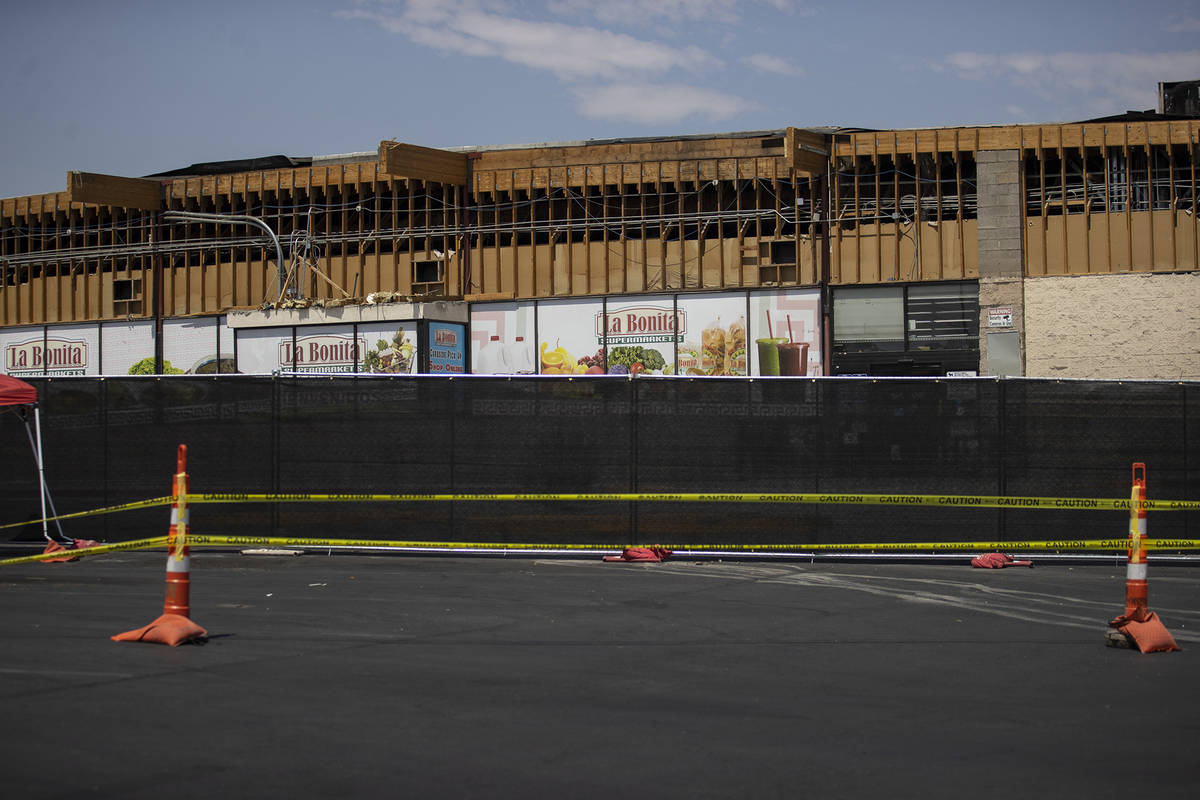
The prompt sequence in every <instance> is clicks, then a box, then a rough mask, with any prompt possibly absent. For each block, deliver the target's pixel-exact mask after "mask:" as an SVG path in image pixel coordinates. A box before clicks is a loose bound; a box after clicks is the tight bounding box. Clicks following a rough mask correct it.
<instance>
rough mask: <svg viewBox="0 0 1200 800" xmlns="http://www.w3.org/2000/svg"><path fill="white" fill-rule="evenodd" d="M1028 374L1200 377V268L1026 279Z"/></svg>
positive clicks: (1063, 376)
mask: <svg viewBox="0 0 1200 800" xmlns="http://www.w3.org/2000/svg"><path fill="white" fill-rule="evenodd" d="M1025 374H1026V375H1028V376H1030V377H1054V378H1105V379H1121V378H1158V379H1166V380H1179V379H1184V380H1200V273H1194V272H1193V273H1176V274H1161V275H1155V274H1130V275H1078V276H1072V277H1053V278H1029V279H1026V281H1025Z"/></svg>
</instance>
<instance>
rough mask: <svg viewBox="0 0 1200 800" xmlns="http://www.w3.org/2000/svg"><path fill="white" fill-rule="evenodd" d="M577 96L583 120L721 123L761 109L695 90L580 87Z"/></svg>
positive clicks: (651, 86)
mask: <svg viewBox="0 0 1200 800" xmlns="http://www.w3.org/2000/svg"><path fill="white" fill-rule="evenodd" d="M574 94H575V100H576V104H577V106H578V108H579V111H580V113H582V114H583V115H584V116H587V117H591V118H593V119H606V120H623V121H631V122H641V123H664V122H678V121H679V120H681V119H683V118H685V117H692V116H696V117H703V118H705V119H709V120H721V119H727V118H729V117H732V116H735V115H737V114H742V113H745V112H747V111H757V110H759V109H760V107H759V105H758V104H757V103H754V102H753V101H748V100H746V99H744V98H742V97H738V96H736V95H731V94H725V93H723V92H718V91H715V90H712V89H704V88H700V87H696V86H680V85H665V84H638V85H629V84H619V85H612V86H599V87H595V86H593V87H577V88H576V89H575V90H574Z"/></svg>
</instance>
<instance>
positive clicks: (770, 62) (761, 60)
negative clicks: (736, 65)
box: [742, 53, 804, 77]
mask: <svg viewBox="0 0 1200 800" xmlns="http://www.w3.org/2000/svg"><path fill="white" fill-rule="evenodd" d="M742 63H743V64H746V65H748V66H750V67H753V68H754V69H756V70H758V71H759V72H774V73H776V74H778V75H790V76H793V77H799V76H801V75H803V74H804V70H802V69H800V68H799V67H797V66H795V65H794V64H792V63H791V62H790V61H788V60H786V59H783V58H779V57H778V56H773V55H769V54H767V53H755V54H754V55H750V56H746V57H745V58H743V59H742Z"/></svg>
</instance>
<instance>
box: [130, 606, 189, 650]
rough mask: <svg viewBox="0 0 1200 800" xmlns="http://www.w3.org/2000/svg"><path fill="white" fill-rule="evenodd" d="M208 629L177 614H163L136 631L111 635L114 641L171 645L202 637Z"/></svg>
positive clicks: (174, 645)
mask: <svg viewBox="0 0 1200 800" xmlns="http://www.w3.org/2000/svg"><path fill="white" fill-rule="evenodd" d="M207 636H208V631H206V630H204V628H201V627H200V626H199V625H197V624H196V623H194V622H192V621H191V620H190V619H188V618H187V617H184V616H180V615H179V614H163V615H162V616H161V617H159V618H158V619H156V620H154V622H151V623H150V624H149V625H147V626H146V627H144V628H138V629H137V630H136V631H126V632H125V633H118V634H117V635H116V636H113V637H112V640H113V641H114V642H152V643H154V644H169V645H171V646H172V647H176V646H178V645H181V644H184V643H186V642H191V641H194V640H197V639H204V638H206V637H207Z"/></svg>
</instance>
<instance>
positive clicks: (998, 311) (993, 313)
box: [987, 306, 1013, 328]
mask: <svg viewBox="0 0 1200 800" xmlns="http://www.w3.org/2000/svg"><path fill="white" fill-rule="evenodd" d="M987 313H988V316H987V320H988V323H987V324H988V327H989V328H1011V327H1012V326H1013V310H1012V306H996V307H995V308H989V309H988V312H987Z"/></svg>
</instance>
